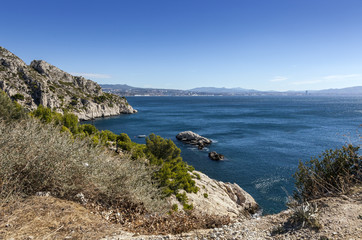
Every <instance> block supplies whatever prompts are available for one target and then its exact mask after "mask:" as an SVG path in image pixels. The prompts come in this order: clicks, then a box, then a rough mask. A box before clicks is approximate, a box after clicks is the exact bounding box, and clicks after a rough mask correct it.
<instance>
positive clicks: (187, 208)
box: [182, 203, 194, 211]
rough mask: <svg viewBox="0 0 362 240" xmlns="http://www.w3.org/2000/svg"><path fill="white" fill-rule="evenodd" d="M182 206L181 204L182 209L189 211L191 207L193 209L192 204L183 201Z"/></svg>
mask: <svg viewBox="0 0 362 240" xmlns="http://www.w3.org/2000/svg"><path fill="white" fill-rule="evenodd" d="M182 206H183V209H184V210H189V211H191V210H192V209H194V205H192V204H187V203H184V204H183V205H182Z"/></svg>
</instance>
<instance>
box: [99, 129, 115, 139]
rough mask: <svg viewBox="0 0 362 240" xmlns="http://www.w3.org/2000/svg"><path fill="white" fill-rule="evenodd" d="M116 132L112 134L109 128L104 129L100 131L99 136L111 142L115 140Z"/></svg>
mask: <svg viewBox="0 0 362 240" xmlns="http://www.w3.org/2000/svg"><path fill="white" fill-rule="evenodd" d="M117 137H118V135H117V134H114V133H113V132H111V131H109V130H104V131H101V138H102V139H103V138H104V139H106V140H107V141H111V142H115V141H117Z"/></svg>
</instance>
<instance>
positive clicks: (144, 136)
mask: <svg viewBox="0 0 362 240" xmlns="http://www.w3.org/2000/svg"><path fill="white" fill-rule="evenodd" d="M137 137H138V138H146V137H147V136H146V135H138V136H137Z"/></svg>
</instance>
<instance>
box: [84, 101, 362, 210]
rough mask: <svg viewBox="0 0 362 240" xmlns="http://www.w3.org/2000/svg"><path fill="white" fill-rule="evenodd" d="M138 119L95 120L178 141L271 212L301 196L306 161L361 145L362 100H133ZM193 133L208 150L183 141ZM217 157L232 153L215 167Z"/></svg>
mask: <svg viewBox="0 0 362 240" xmlns="http://www.w3.org/2000/svg"><path fill="white" fill-rule="evenodd" d="M127 99H128V102H129V103H130V104H131V105H132V106H133V107H134V108H135V109H137V110H138V113H137V114H133V115H121V116H116V117H109V118H103V119H97V120H94V121H89V122H90V123H93V124H94V125H95V126H96V127H97V128H99V129H102V130H105V129H108V130H111V131H113V132H115V133H117V134H119V133H127V134H128V135H129V136H130V137H131V139H132V140H133V141H135V142H138V143H145V139H144V138H137V136H138V135H149V134H150V133H155V134H157V135H160V136H162V137H164V138H169V139H172V140H173V141H174V142H175V143H176V145H177V146H178V147H179V148H181V150H182V154H181V155H182V157H183V159H184V160H185V161H186V162H187V163H188V164H191V165H193V166H194V167H195V169H196V170H199V171H201V172H204V173H205V174H207V175H209V176H210V177H212V178H215V179H217V180H221V181H226V182H232V183H237V184H239V185H240V186H241V187H242V188H243V189H244V190H246V191H247V192H249V193H250V194H251V195H252V196H253V197H254V198H255V200H256V201H257V202H258V203H259V204H260V206H261V207H262V208H263V212H264V213H276V212H279V211H280V210H283V209H286V206H285V203H286V199H287V197H288V195H292V194H293V190H294V179H293V177H292V175H293V173H294V172H295V171H296V169H297V166H298V162H299V160H302V161H306V160H310V158H311V157H312V156H318V155H319V154H321V153H322V152H323V151H324V150H325V149H330V148H333V149H334V148H339V147H341V146H343V145H344V144H346V143H353V144H356V145H359V144H360V142H359V141H360V140H359V133H358V131H359V128H360V124H362V97H359V98H358V97H312V96H303V97H275V96H273V97H264V96H255V97H254V96H245V97H128V98H127ZM186 130H191V131H194V132H196V133H198V134H200V135H202V136H205V137H207V138H210V139H212V140H213V143H212V144H211V145H210V146H208V147H207V148H205V149H204V150H201V151H200V150H198V149H197V148H195V147H192V146H190V145H186V144H183V143H181V142H179V141H177V140H176V138H175V136H176V135H177V133H179V132H181V131H186ZM209 151H216V152H218V153H221V154H223V155H225V157H226V160H225V161H220V162H216V161H212V160H210V159H209V158H208V152H209Z"/></svg>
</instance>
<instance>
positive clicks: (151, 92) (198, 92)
mask: <svg viewBox="0 0 362 240" xmlns="http://www.w3.org/2000/svg"><path fill="white" fill-rule="evenodd" d="M100 86H101V87H102V89H103V91H104V92H108V93H113V94H116V95H119V96H134V97H139V96H149V97H151V96H169V97H170V96H188V97H189V96H362V86H355V87H349V88H341V89H324V90H305V91H285V92H281V91H259V90H254V89H244V88H215V87H201V88H194V89H190V90H179V89H162V88H139V87H132V86H129V85H126V84H100Z"/></svg>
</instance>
